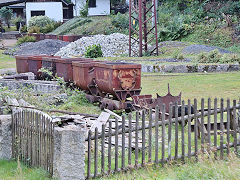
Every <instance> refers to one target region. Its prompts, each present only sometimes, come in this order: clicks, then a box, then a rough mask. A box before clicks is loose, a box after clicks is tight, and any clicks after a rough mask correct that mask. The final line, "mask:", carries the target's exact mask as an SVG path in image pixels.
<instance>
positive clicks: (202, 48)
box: [182, 44, 232, 54]
mask: <svg viewBox="0 0 240 180" xmlns="http://www.w3.org/2000/svg"><path fill="white" fill-rule="evenodd" d="M215 49H218V50H219V52H220V53H221V54H225V53H232V52H231V51H228V50H225V49H222V48H219V47H216V46H207V45H198V44H194V45H190V46H187V47H185V48H184V49H183V50H182V53H183V54H199V53H201V52H211V51H213V50H215Z"/></svg>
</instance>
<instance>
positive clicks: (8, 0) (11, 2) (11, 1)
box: [0, 0, 72, 8]
mask: <svg viewBox="0 0 240 180" xmlns="http://www.w3.org/2000/svg"><path fill="white" fill-rule="evenodd" d="M28 1H30V2H54V1H61V2H62V3H64V4H65V5H69V4H72V3H68V2H67V0H0V8H1V7H3V6H10V7H12V6H14V7H15V6H24V3H25V2H28Z"/></svg>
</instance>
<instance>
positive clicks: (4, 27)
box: [3, 26, 17, 32]
mask: <svg viewBox="0 0 240 180" xmlns="http://www.w3.org/2000/svg"><path fill="white" fill-rule="evenodd" d="M3 29H5V31H6V32H9V31H16V30H17V28H16V26H10V28H8V27H7V26H3Z"/></svg>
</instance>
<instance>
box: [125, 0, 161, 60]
mask: <svg viewBox="0 0 240 180" xmlns="http://www.w3.org/2000/svg"><path fill="white" fill-rule="evenodd" d="M156 9H157V0H151V1H148V0H129V56H139V57H141V56H142V55H143V50H144V52H145V53H150V54H151V55H158V35H157V10H156ZM135 42H137V43H138V44H139V50H138V51H134V49H133V48H132V46H133V44H132V43H135ZM150 43H151V50H150V49H149V44H150Z"/></svg>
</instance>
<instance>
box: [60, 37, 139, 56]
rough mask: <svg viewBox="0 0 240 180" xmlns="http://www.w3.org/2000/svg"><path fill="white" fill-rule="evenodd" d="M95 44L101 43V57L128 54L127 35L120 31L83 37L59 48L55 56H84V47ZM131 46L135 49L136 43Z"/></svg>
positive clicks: (136, 48)
mask: <svg viewBox="0 0 240 180" xmlns="http://www.w3.org/2000/svg"><path fill="white" fill-rule="evenodd" d="M95 44H96V45H97V44H100V45H101V48H102V52H103V57H118V56H121V55H125V54H128V50H129V46H128V44H129V37H128V36H127V35H124V34H120V33H114V34H110V35H95V36H92V37H83V38H81V39H79V40H77V41H75V42H72V43H70V44H69V45H68V46H66V47H63V48H61V50H60V51H59V52H58V53H56V56H62V57H69V56H84V54H85V52H86V48H87V47H89V46H92V45H95ZM132 48H133V49H134V50H135V51H137V50H138V45H137V44H134V45H133V47H132Z"/></svg>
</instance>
